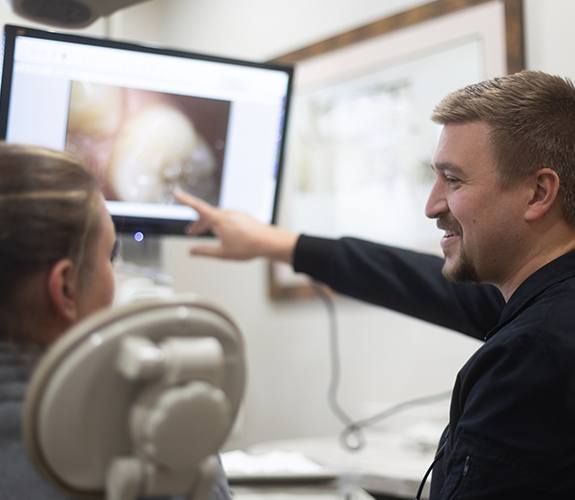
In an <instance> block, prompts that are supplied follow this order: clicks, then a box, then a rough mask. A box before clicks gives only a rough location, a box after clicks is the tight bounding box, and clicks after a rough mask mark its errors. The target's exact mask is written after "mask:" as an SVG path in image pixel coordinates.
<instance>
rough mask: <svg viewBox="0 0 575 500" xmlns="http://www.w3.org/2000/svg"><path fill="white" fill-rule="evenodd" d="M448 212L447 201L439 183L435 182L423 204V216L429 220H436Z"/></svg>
mask: <svg viewBox="0 0 575 500" xmlns="http://www.w3.org/2000/svg"><path fill="white" fill-rule="evenodd" d="M448 211H449V209H448V206H447V200H446V199H445V196H444V193H443V189H442V187H441V185H440V183H439V182H437V181H436V182H435V184H434V185H433V187H432V188H431V193H429V197H428V198H427V203H426V204H425V215H426V217H429V218H430V219H437V218H438V217H440V216H441V215H443V214H445V213H447V212H448Z"/></svg>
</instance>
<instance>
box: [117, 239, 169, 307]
mask: <svg viewBox="0 0 575 500" xmlns="http://www.w3.org/2000/svg"><path fill="white" fill-rule="evenodd" d="M118 242H119V246H120V247H119V252H118V258H117V262H116V264H115V266H114V269H115V275H116V297H115V303H116V304H125V303H129V302H134V301H136V300H142V299H158V298H162V297H172V296H173V295H174V289H173V283H174V279H173V277H172V276H171V275H169V274H167V273H165V272H164V271H163V270H162V241H161V236H157V235H144V234H143V233H140V232H137V233H134V234H131V233H128V234H118Z"/></svg>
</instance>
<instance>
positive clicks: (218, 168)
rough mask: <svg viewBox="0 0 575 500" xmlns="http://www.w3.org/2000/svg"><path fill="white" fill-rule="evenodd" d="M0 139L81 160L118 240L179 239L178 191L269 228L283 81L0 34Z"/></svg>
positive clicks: (140, 52) (252, 70) (277, 70)
mask: <svg viewBox="0 0 575 500" xmlns="http://www.w3.org/2000/svg"><path fill="white" fill-rule="evenodd" d="M3 52H4V63H3V69H2V88H1V95H0V135H1V137H2V138H4V139H5V140H6V141H7V142H18V143H25V144H37V145H42V146H47V147H50V148H54V149H58V150H67V151H70V152H72V153H74V154H76V155H78V156H79V157H80V158H81V159H82V160H83V162H84V164H85V165H86V166H87V167H88V168H89V169H90V170H91V171H92V172H93V173H94V175H95V176H96V177H97V179H98V180H99V182H100V183H101V186H102V191H103V193H104V196H105V197H106V200H107V204H108V209H109V211H110V213H111V214H112V217H113V219H114V221H115V223H116V227H117V229H118V231H120V232H127V233H135V232H137V231H138V232H142V233H152V234H178V233H181V232H182V231H183V229H184V227H185V226H186V225H187V224H188V223H189V222H190V220H193V219H194V218H195V217H196V216H197V214H195V213H194V211H193V210H191V209H190V208H188V207H184V206H182V205H179V204H177V203H176V202H175V201H174V198H173V194H172V193H173V190H174V188H176V187H178V188H180V189H182V190H183V191H185V192H189V193H191V194H194V195H196V196H199V197H200V198H202V199H204V200H207V201H208V202H210V203H212V204H214V205H217V206H219V207H223V208H228V209H237V210H242V211H245V212H247V213H249V214H251V215H253V216H254V217H256V218H257V219H259V220H261V221H263V222H266V223H273V222H274V221H275V216H276V205H277V194H278V191H279V183H280V178H281V165H282V156H283V149H284V147H283V146H284V139H285V129H286V124H287V116H288V106H289V99H290V89H291V82H292V69H291V68H289V67H284V66H278V65H271V64H260V63H254V62H248V61H240V60H234V59H227V58H220V57H212V56H208V55H202V54H195V53H190V52H184V51H180V50H172V49H163V48H157V47H151V46H146V45H138V44H134V43H125V42H117V41H111V40H102V39H96V38H89V37H85V36H78V35H71V34H61V33H53V32H46V31H41V30H36V29H30V28H25V27H19V26H10V25H8V26H6V27H5V30H4V50H3Z"/></svg>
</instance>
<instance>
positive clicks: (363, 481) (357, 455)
mask: <svg viewBox="0 0 575 500" xmlns="http://www.w3.org/2000/svg"><path fill="white" fill-rule="evenodd" d="M366 443H367V444H366V446H365V447H364V448H363V449H361V450H359V451H347V450H345V449H344V448H342V446H341V445H340V443H339V440H338V438H337V437H318V438H301V439H290V440H279V441H270V442H265V443H261V444H258V445H255V446H252V447H250V448H249V450H248V451H249V452H250V453H255V454H259V453H262V454H264V453H269V452H272V451H276V450H282V451H294V452H299V453H302V454H303V455H305V456H306V457H308V458H309V459H311V460H313V461H315V462H317V463H318V464H320V465H322V466H324V467H326V468H327V469H329V470H332V471H334V472H335V473H337V474H338V475H346V476H348V477H353V478H355V481H356V482H357V484H358V486H359V487H360V488H364V489H365V490H368V491H370V492H373V493H378V494H386V495H393V496H398V497H405V498H413V497H414V496H415V493H416V491H417V488H418V486H419V483H420V481H421V478H422V477H423V475H424V474H425V471H426V470H427V468H428V467H429V465H430V464H431V462H432V460H433V455H434V453H435V449H434V447H429V446H425V447H422V446H418V445H417V444H416V443H414V442H413V441H412V440H411V441H410V440H409V439H408V438H406V437H405V436H402V435H401V434H394V433H379V432H367V433H366ZM226 472H228V471H226ZM228 474H230V472H228ZM230 476H231V481H232V482H233V474H230Z"/></svg>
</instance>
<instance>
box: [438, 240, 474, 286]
mask: <svg viewBox="0 0 575 500" xmlns="http://www.w3.org/2000/svg"><path fill="white" fill-rule="evenodd" d="M461 243H462V242H461ZM441 273H442V274H443V276H444V277H445V278H446V279H447V280H449V281H452V282H453V283H480V279H479V275H478V273H477V269H476V268H475V265H474V264H473V262H472V261H471V259H470V258H469V257H468V256H467V254H466V253H465V250H463V248H462V247H461V249H460V253H459V257H458V259H457V262H456V263H455V266H454V267H453V268H452V269H447V263H445V264H444V265H443V269H442V270H441Z"/></svg>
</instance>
